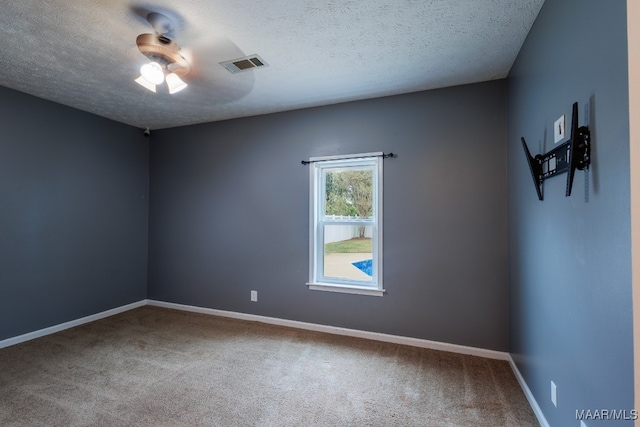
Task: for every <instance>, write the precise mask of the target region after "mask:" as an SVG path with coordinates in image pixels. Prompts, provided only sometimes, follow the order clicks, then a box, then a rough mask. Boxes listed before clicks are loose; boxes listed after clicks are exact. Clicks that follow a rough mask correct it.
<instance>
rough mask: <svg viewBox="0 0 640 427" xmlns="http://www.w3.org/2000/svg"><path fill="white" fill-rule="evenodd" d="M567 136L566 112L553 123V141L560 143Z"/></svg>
mask: <svg viewBox="0 0 640 427" xmlns="http://www.w3.org/2000/svg"><path fill="white" fill-rule="evenodd" d="M564 137H565V120H564V114H563V115H561V116H560V118H559V119H558V120H556V122H555V123H554V124H553V142H554V143H556V144H557V143H558V142H560V141H562V140H563V139H564Z"/></svg>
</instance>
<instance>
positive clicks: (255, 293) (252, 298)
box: [251, 291, 258, 302]
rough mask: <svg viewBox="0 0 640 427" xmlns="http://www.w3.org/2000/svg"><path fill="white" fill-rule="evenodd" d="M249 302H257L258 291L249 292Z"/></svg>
mask: <svg viewBox="0 0 640 427" xmlns="http://www.w3.org/2000/svg"><path fill="white" fill-rule="evenodd" d="M251 301H253V302H258V291H251Z"/></svg>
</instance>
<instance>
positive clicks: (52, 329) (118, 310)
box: [0, 300, 147, 348]
mask: <svg viewBox="0 0 640 427" xmlns="http://www.w3.org/2000/svg"><path fill="white" fill-rule="evenodd" d="M146 303H147V302H146V300H142V301H138V302H134V303H131V304H127V305H123V306H122V307H116V308H113V309H111V310H107V311H103V312H100V313H96V314H92V315H91V316H86V317H82V318H80V319H76V320H71V321H69V322H65V323H60V324H59V325H54V326H50V327H48V328H44V329H40V330H37V331H33V332H29V333H27V334H24V335H19V336H17V337H13V338H7V339H5V340H2V341H0V348H5V347H9V346H11V345H15V344H20V343H21V342H25V341H29V340H32V339H35V338H40V337H43V336H45V335H50V334H55V333H56V332H60V331H64V330H65V329H69V328H73V327H75V326H80V325H84V324H85V323H89V322H94V321H96V320H99V319H104V318H105V317H109V316H113V315H114V314H119V313H123V312H125V311H129V310H132V309H134V308H138V307H142V306H144V305H146Z"/></svg>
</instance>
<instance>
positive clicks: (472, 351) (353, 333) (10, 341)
mask: <svg viewBox="0 0 640 427" xmlns="http://www.w3.org/2000/svg"><path fill="white" fill-rule="evenodd" d="M145 305H150V306H154V307H164V308H172V309H175V310H182V311H190V312H194V313H202V314H210V315H214V316H222V317H230V318H234V319H240V320H249V321H253V322H261V323H268V324H271V325H279V326H288V327H291V328H297V329H306V330H310V331H316V332H325V333H329V334H336V335H344V336H349V337H356V338H365V339H370V340H374V341H382V342H388V343H393V344H402V345H410V346H413V347H420V348H429V349H432V350H441V351H448V352H450V353H459V354H467V355H471V356H479V357H485V358H487V359H497V360H506V361H508V362H509V365H510V366H511V369H512V370H513V373H514V375H515V376H516V379H517V380H518V383H519V384H520V387H521V388H522V391H523V392H524V394H525V396H526V398H527V400H528V401H529V404H530V405H531V409H533V412H534V414H535V415H536V417H537V418H538V421H539V422H540V425H541V426H542V427H549V423H548V422H547V420H546V418H545V417H544V414H543V413H542V410H541V409H540V406H539V405H538V402H537V401H536V399H535V398H534V397H533V394H532V393H531V390H530V389H529V386H528V385H527V383H526V382H525V380H524V378H523V377H522V374H520V371H519V370H518V367H517V366H516V364H515V362H514V361H513V358H512V357H511V355H510V354H509V353H507V352H502V351H495V350H487V349H483V348H477V347H469V346H464V345H458V344H448V343H443V342H439V341H430V340H425V339H420V338H411V337H402V336H398V335H389V334H381V333H378V332H368V331H360V330H357V329H348V328H340V327H337V326H327V325H320V324H316V323H307V322H299V321H296V320H287V319H279V318H277V317H267V316H259V315H256V314H246V313H238V312H234V311H225V310H216V309H213V308H204V307H196V306H192V305H184V304H175V303H170V302H163V301H156V300H148V299H145V300H141V301H138V302H134V303H131V304H127V305H123V306H122V307H116V308H113V309H111V310H107V311H103V312H101V313H96V314H92V315H91V316H86V317H82V318H80V319H76V320H72V321H69V322H65V323H61V324H59V325H55V326H51V327H48V328H44V329H40V330H38V331H34V332H29V333H27V334H24V335H20V336H17V337H13V338H7V339H5V340H2V341H0V349H1V348H5V347H9V346H11V345H15V344H19V343H22V342H25V341H29V340H32V339H35V338H40V337H43V336H45V335H49V334H53V333H56V332H60V331H64V330H65V329H69V328H73V327H75V326H80V325H83V324H85V323H89V322H93V321H96V320H99V319H104V318H105V317H109V316H113V315H115V314H119V313H123V312H125V311H129V310H132V309H134V308H138V307H142V306H145Z"/></svg>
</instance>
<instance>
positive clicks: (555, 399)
mask: <svg viewBox="0 0 640 427" xmlns="http://www.w3.org/2000/svg"><path fill="white" fill-rule="evenodd" d="M551 402H552V403H553V406H555V407H556V408H557V407H558V386H556V383H554V382H553V381H551Z"/></svg>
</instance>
